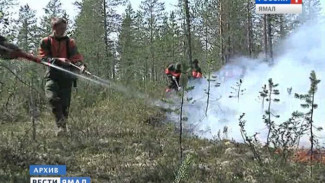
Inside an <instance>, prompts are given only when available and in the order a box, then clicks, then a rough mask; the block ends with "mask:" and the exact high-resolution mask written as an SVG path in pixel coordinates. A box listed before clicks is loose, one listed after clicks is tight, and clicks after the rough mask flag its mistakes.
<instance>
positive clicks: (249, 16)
mask: <svg viewBox="0 0 325 183" xmlns="http://www.w3.org/2000/svg"><path fill="white" fill-rule="evenodd" d="M252 27H253V25H252V12H251V0H248V1H247V41H248V42H247V49H248V55H249V56H250V57H251V56H252V53H253V43H252V40H253V39H252V35H253V29H252Z"/></svg>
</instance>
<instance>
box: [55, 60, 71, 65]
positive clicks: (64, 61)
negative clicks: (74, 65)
mask: <svg viewBox="0 0 325 183" xmlns="http://www.w3.org/2000/svg"><path fill="white" fill-rule="evenodd" d="M55 60H56V61H58V62H59V63H60V64H62V65H65V66H68V65H70V60H68V59H67V58H55Z"/></svg>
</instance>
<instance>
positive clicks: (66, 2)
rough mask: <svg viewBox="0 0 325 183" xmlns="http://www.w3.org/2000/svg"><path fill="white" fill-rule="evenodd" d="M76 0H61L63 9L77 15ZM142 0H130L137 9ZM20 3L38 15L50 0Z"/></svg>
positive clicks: (169, 0)
mask: <svg viewBox="0 0 325 183" xmlns="http://www.w3.org/2000/svg"><path fill="white" fill-rule="evenodd" d="M75 1H76V0H61V3H62V5H63V9H65V10H66V11H67V13H68V14H69V15H70V16H71V18H72V17H75V16H76V15H77V13H78V10H77V8H75V6H74V5H73V4H72V3H73V2H75ZM141 1H142V0H130V2H131V4H132V7H133V9H137V8H138V7H139V5H140V2H141ZM18 2H19V5H21V6H22V5H25V4H27V3H28V5H29V6H30V7H31V8H32V9H33V10H36V11H37V16H41V15H43V14H44V10H43V8H44V7H45V6H46V4H47V3H48V2H49V0H18ZM161 2H165V7H166V9H173V5H175V4H177V2H178V0H165V1H161ZM124 10H125V7H122V6H121V7H119V8H118V9H117V11H118V13H121V14H122V13H123V12H124Z"/></svg>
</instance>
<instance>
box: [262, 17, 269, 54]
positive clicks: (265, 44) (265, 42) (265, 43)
mask: <svg viewBox="0 0 325 183" xmlns="http://www.w3.org/2000/svg"><path fill="white" fill-rule="evenodd" d="M266 16H267V15H266V14H264V17H263V22H264V24H263V25H264V53H265V60H268V54H267V50H268V49H267V47H268V46H267V29H266V27H267V26H266V24H267V21H266Z"/></svg>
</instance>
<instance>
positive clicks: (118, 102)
mask: <svg viewBox="0 0 325 183" xmlns="http://www.w3.org/2000/svg"><path fill="white" fill-rule="evenodd" d="M83 95H85V94H84V93H78V94H77V95H76V96H75V97H74V98H73V102H72V106H73V107H72V108H71V115H70V116H71V118H70V119H69V123H68V124H69V134H68V135H67V136H66V137H56V136H55V123H54V119H53V117H52V116H51V114H50V113H49V111H50V110H47V111H46V112H43V113H42V115H41V117H40V118H39V119H38V120H37V136H36V141H34V140H32V128H31V127H32V124H31V123H30V122H26V121H21V122H14V123H8V122H6V123H3V124H2V125H1V129H0V142H1V144H0V159H1V161H0V182H14V183H16V182H18V183H19V182H28V181H29V174H28V173H29V169H28V168H29V165H30V164H64V165H67V176H90V177H91V179H92V182H93V183H96V182H98V183H102V182H136V183H138V182H146V183H147V182H168V183H170V182H174V181H175V179H176V178H177V175H178V174H180V173H179V172H185V173H181V174H180V176H178V178H179V179H177V182H204V183H205V182H211V183H212V182H224V183H227V182H249V183H251V182H322V181H323V180H322V175H324V166H323V165H317V166H315V168H314V170H315V174H314V178H312V179H311V178H309V177H308V175H309V173H308V170H309V167H308V166H306V165H301V164H296V163H290V162H289V163H287V164H285V165H281V164H280V162H279V161H278V160H277V159H276V158H272V157H269V156H268V153H267V151H265V152H264V151H263V149H260V153H261V154H262V159H263V161H264V164H263V166H260V165H259V164H258V163H257V162H256V161H255V160H254V159H253V157H252V155H251V153H250V150H249V148H248V147H247V146H246V145H244V144H237V143H234V142H229V141H225V140H222V141H217V140H205V139H199V138H197V137H195V136H190V135H188V134H185V137H184V142H183V144H184V147H183V148H184V157H187V155H190V157H191V161H190V163H185V165H184V164H183V166H182V168H181V169H180V167H181V164H180V160H179V147H178V134H177V126H178V125H177V124H176V125H175V124H174V123H170V122H168V121H166V114H165V112H164V110H161V109H160V108H159V107H153V106H150V105H149V104H148V103H147V102H145V101H143V100H142V99H135V98H130V97H125V95H121V94H119V93H116V92H112V91H107V93H104V92H103V93H100V94H96V93H90V94H89V95H88V96H93V97H94V98H92V100H91V99H89V98H84V96H83ZM159 95H160V94H158V95H157V97H159ZM85 103H86V104H87V105H86V104H85ZM86 106H87V107H86ZM184 166H185V167H184ZM185 170H186V171H185Z"/></svg>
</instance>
